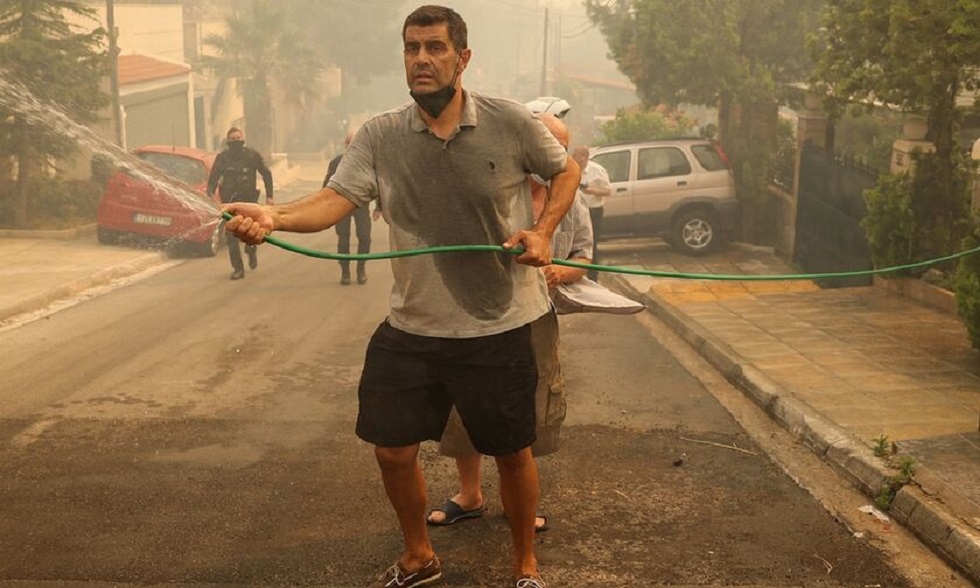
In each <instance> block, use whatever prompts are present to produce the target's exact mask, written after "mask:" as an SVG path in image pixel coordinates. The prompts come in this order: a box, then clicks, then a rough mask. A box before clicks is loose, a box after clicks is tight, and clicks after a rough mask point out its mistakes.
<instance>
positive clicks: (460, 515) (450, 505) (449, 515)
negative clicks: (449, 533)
mask: <svg viewBox="0 0 980 588" xmlns="http://www.w3.org/2000/svg"><path fill="white" fill-rule="evenodd" d="M486 510H487V509H486V506H480V507H479V508H474V509H473V510H463V507H461V506H460V505H458V504H456V503H455V502H453V500H452V498H449V499H447V500H446V502H443V503H442V506H440V507H439V508H433V509H432V510H430V511H429V514H428V515H426V517H425V522H426V523H428V524H430V525H433V526H436V527H445V526H448V525H452V524H454V523H457V522H459V521H462V520H466V519H476V518H479V517H482V516H483V513H484V512H486ZM434 512H441V513H444V514H445V515H446V518H444V519H442V520H441V521H433V520H432V513H434Z"/></svg>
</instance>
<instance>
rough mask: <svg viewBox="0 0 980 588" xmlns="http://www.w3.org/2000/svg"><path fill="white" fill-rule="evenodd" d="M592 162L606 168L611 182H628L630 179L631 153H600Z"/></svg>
mask: <svg viewBox="0 0 980 588" xmlns="http://www.w3.org/2000/svg"><path fill="white" fill-rule="evenodd" d="M592 161H594V162H596V163H598V164H599V165H601V166H602V167H604V168H606V173H608V174H609V181H610V182H628V181H629V179H630V152H629V151H628V150H627V151H611V152H608V153H600V154H598V155H596V156H595V157H593V158H592Z"/></svg>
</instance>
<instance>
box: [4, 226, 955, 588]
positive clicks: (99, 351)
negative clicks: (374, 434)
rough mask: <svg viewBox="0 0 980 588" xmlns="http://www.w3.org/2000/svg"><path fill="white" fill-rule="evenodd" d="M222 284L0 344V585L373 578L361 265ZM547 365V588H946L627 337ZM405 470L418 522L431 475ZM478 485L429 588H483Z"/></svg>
mask: <svg viewBox="0 0 980 588" xmlns="http://www.w3.org/2000/svg"><path fill="white" fill-rule="evenodd" d="M375 237H376V239H377V241H379V242H383V241H384V227H383V226H382V225H379V226H376V231H375ZM289 240H291V241H293V242H295V243H299V244H303V245H306V246H310V247H315V248H326V249H330V248H332V247H333V244H334V242H335V241H334V237H333V235H332V233H325V234H320V235H305V236H303V235H297V236H290V237H289ZM228 273H229V268H228V263H227V259H226V257H225V256H224V254H223V252H222V254H221V255H219V257H217V258H215V259H195V260H188V261H187V262H186V263H181V264H178V265H176V266H174V267H172V268H170V269H168V270H167V271H165V272H160V273H157V274H155V275H152V276H148V277H146V279H143V280H139V281H137V282H135V283H133V284H131V285H128V286H126V287H124V288H119V289H116V290H112V291H109V292H107V293H105V294H104V295H102V296H99V297H96V298H93V299H89V300H86V301H85V302H84V303H82V304H79V305H77V306H74V307H71V308H68V309H66V310H63V311H60V312H57V313H54V314H51V315H48V316H46V317H44V318H42V319H40V320H35V321H33V322H30V323H26V324H23V325H21V326H19V327H17V328H11V329H7V330H4V331H2V332H0V373H2V374H4V376H3V379H2V382H3V383H2V385H0V585H3V586H11V587H18V588H22V587H24V586H39V587H40V586H44V587H47V586H51V587H56V586H57V587H61V586H74V585H80V584H82V583H85V585H86V586H98V585H109V584H112V585H153V584H167V585H175V584H176V585H188V586H207V585H215V584H221V585H240V586H287V585H288V586H314V585H315V586H327V587H357V586H363V585H364V584H365V583H366V582H367V580H368V579H369V578H370V577H371V576H372V575H373V574H376V573H378V572H380V571H381V569H382V568H384V567H386V566H387V565H389V564H390V563H391V561H393V559H394V558H395V557H396V556H397V555H398V552H399V548H400V535H399V533H398V531H397V525H396V522H395V520H394V516H393V514H392V512H391V510H390V508H389V507H388V505H387V501H386V500H385V498H384V495H383V492H382V489H381V486H380V481H379V476H378V473H377V469H376V466H375V463H374V459H373V454H372V452H371V449H370V447H368V446H367V445H365V444H364V443H362V442H360V441H359V440H357V439H356V437H355V436H354V434H353V425H354V418H355V415H356V383H357V378H358V375H359V372H360V365H361V361H362V357H363V351H364V347H365V345H366V341H367V338H368V337H369V336H370V334H371V332H372V331H373V329H374V327H375V326H376V325H377V324H378V322H379V321H380V320H382V318H383V317H384V315H385V311H386V308H387V294H388V289H389V287H390V276H389V272H388V268H387V262H374V263H371V264H369V276H370V280H369V282H368V284H366V285H364V286H356V285H355V286H341V285H340V284H339V283H338V277H339V271H338V270H337V267H336V265H335V264H334V263H332V262H326V261H319V260H314V259H310V258H304V257H301V256H298V255H295V254H290V253H287V252H285V251H282V250H278V249H274V248H272V247H271V246H265V247H263V248H262V249H261V251H260V267H259V268H258V270H257V271H255V272H248V275H247V277H246V279H245V280H242V281H237V282H232V281H229V280H228V279H227V275H228ZM562 346H563V361H564V366H565V375H566V379H567V384H568V387H569V390H570V391H571V392H570V394H571V396H570V407H569V418H568V421H567V426H566V429H565V437H564V447H563V448H562V450H561V451H560V452H559V453H558V454H556V455H554V456H552V457H549V458H546V459H543V460H541V472H542V485H543V494H542V496H543V505H544V507H545V508H546V509H547V511H548V513H549V515H550V517H551V518H550V522H551V527H552V528H551V530H549V531H548V532H547V533H543V534H541V535H540V536H539V544H538V547H539V557H540V559H541V561H542V564H543V571H544V573H545V578H546V579H547V580H549V586H552V587H558V586H562V587H574V588H581V587H585V586H610V587H621V586H742V587H746V586H755V587H758V588H762V587H767V588H769V587H771V588H776V587H789V586H813V587H853V588H865V587H870V586H881V587H889V588H892V587H898V588H900V587H905V586H966V585H967V584H964V583H962V581H961V580H958V579H957V577H956V576H955V575H953V574H952V573H951V572H950V571H949V570H948V568H946V567H945V566H944V565H943V564H941V562H937V561H936V560H935V558H934V557H932V556H931V554H929V553H928V552H926V551H925V550H923V549H921V548H920V547H919V546H917V544H916V543H915V542H914V541H911V540H908V538H907V537H905V536H904V534H903V532H902V531H901V530H900V529H897V528H892V527H891V526H889V525H883V524H881V523H878V522H877V521H876V520H875V519H873V518H870V517H866V516H864V515H856V514H855V513H856V512H857V509H856V506H857V504H858V502H859V501H860V498H859V497H856V496H855V495H854V494H853V493H851V492H850V491H849V490H848V489H847V488H846V485H844V484H841V483H839V481H835V479H834V477H833V475H832V474H828V473H827V472H826V471H824V470H823V469H821V468H824V466H822V465H820V463H819V461H808V458H807V457H806V455H805V454H806V452H805V451H803V450H799V449H798V448H793V447H792V443H791V442H789V441H786V440H785V439H782V438H781V437H780V433H779V432H778V431H777V430H774V429H772V430H770V429H767V428H766V424H765V423H764V422H763V421H758V420H757V417H756V416H754V415H753V413H752V409H751V408H750V407H747V406H746V405H745V404H743V403H740V402H739V400H738V399H737V395H734V394H731V393H730V391H729V390H727V388H726V387H725V385H724V383H723V382H719V381H718V378H717V377H714V376H712V374H711V372H710V370H707V369H706V368H705V366H703V365H701V364H699V363H697V360H696V359H694V358H692V356H691V355H690V354H689V350H687V351H685V349H684V348H683V343H678V342H677V341H675V340H673V339H671V337H670V335H669V333H667V332H666V331H665V330H664V329H663V327H662V325H659V324H658V323H657V322H656V320H655V319H653V318H652V317H650V316H639V317H622V316H601V315H575V316H569V317H563V319H562ZM733 415H734V416H733ZM736 417H737V418H736ZM751 423H755V424H751ZM746 424H747V425H748V426H749V429H746V428H744V427H743V425H746ZM771 456H772V457H771ZM421 459H422V461H423V466H424V469H425V471H426V473H427V475H428V484H429V489H430V495H431V496H430V499H431V502H433V503H436V502H441V500H442V499H443V498H444V497H446V496H449V495H451V494H452V493H453V492H454V490H455V486H454V481H453V468H452V464H451V462H450V461H449V460H446V459H442V458H440V457H439V456H437V455H436V454H435V452H434V450H433V447H431V446H427V447H425V448H424V450H423V454H422V458H421ZM801 472H802V473H801ZM487 478H488V484H487V485H488V488H487V496H488V497H491V498H490V500H489V504H488V508H489V512H488V513H487V515H486V516H484V517H483V518H482V519H478V520H474V521H470V522H466V523H464V524H460V525H457V526H454V527H449V528H439V529H434V530H433V539H434V542H435V545H436V548H437V550H438V551H439V552H440V554H441V556H442V558H443V561H444V564H445V567H446V581H445V585H448V586H501V587H502V586H506V585H508V584H507V578H508V570H509V566H508V561H507V557H508V549H509V544H508V540H509V539H508V534H507V531H506V524H505V521H504V519H503V518H502V515H501V508H500V502H499V499H498V498H497V497H496V483H495V481H494V478H495V476H494V475H493V466H492V464H490V463H487ZM801 484H802V485H803V486H806V487H807V488H808V490H804V489H803V488H802V487H801ZM828 509H829V510H828ZM862 516H863V517H864V518H861V517H862Z"/></svg>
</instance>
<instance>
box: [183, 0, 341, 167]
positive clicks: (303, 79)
mask: <svg viewBox="0 0 980 588" xmlns="http://www.w3.org/2000/svg"><path fill="white" fill-rule="evenodd" d="M225 22H226V25H227V29H228V30H227V32H226V34H225V35H224V36H221V35H208V36H207V37H206V38H205V39H204V43H205V44H206V45H208V46H210V47H212V48H213V49H214V50H215V52H216V53H217V54H216V55H211V56H203V57H202V58H201V60H200V63H199V66H200V68H201V69H205V70H208V71H211V72H213V73H214V74H215V75H216V76H217V77H218V80H219V83H220V84H223V85H227V84H228V83H229V82H230V81H231V80H235V82H236V83H237V87H238V94H239V96H241V98H242V105H243V108H244V111H245V124H246V127H247V128H246V129H245V130H246V131H247V133H248V138H249V142H250V143H251V144H252V146H253V147H254V148H255V149H257V150H258V151H259V152H260V153H262V154H263V155H265V156H266V157H268V156H269V154H270V153H271V152H272V147H273V136H274V130H275V113H274V106H273V105H274V103H275V100H274V98H276V97H282V98H284V99H285V100H287V101H288V102H290V103H293V104H296V105H298V106H301V107H302V106H303V105H304V104H306V103H307V102H308V101H309V100H310V99H311V98H313V97H314V96H315V95H316V92H317V78H318V76H319V74H320V72H321V70H322V69H323V67H322V65H321V63H320V61H319V60H318V59H317V57H316V53H315V52H314V51H313V49H312V48H311V47H310V46H309V45H307V44H306V43H305V42H304V41H303V39H304V37H303V36H302V35H300V34H298V33H297V32H296V31H294V30H293V29H292V28H291V27H290V25H289V19H288V18H287V15H286V11H285V10H284V9H283V8H281V5H280V4H279V3H275V2H273V1H271V0H250V1H249V2H248V4H247V6H244V7H242V6H241V5H238V4H237V3H236V7H235V11H234V12H233V13H232V14H231V15H229V16H228V17H227V18H226V21H225Z"/></svg>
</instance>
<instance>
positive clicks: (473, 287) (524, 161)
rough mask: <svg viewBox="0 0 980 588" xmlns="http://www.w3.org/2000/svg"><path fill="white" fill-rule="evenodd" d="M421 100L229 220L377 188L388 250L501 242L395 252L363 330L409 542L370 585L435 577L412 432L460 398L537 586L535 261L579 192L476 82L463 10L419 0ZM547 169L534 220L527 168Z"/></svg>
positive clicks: (415, 18)
mask: <svg viewBox="0 0 980 588" xmlns="http://www.w3.org/2000/svg"><path fill="white" fill-rule="evenodd" d="M402 41H403V51H404V63H405V74H406V77H407V81H408V85H409V88H410V94H411V96H412V98H413V99H414V101H415V104H410V105H407V106H404V107H402V108H400V109H396V110H393V111H390V112H387V113H385V114H382V115H379V116H377V117H375V118H373V119H371V120H370V121H368V122H367V123H366V124H365V125H364V126H363V127H362V128H361V129H360V131H358V133H357V135H356V136H355V137H354V140H353V141H352V142H351V145H350V148H349V149H348V150H347V152H346V153H345V155H344V158H343V160H342V161H341V162H340V165H339V166H338V168H337V173H336V174H335V175H334V176H333V177H332V178H331V180H330V182H329V183H328V185H327V187H326V188H324V189H322V190H321V191H320V192H318V193H316V194H312V195H310V196H307V197H306V198H303V199H302V200H299V201H297V202H293V203H290V204H286V205H279V206H264V207H263V206H258V205H256V204H239V203H236V204H231V205H229V206H226V207H225V209H226V210H227V211H228V212H230V213H231V214H232V215H233V218H232V220H230V221H228V223H227V225H226V227H227V229H228V230H229V231H231V232H233V233H234V234H235V235H237V236H238V237H240V238H242V239H243V240H245V242H247V243H252V244H257V243H261V242H262V241H263V240H264V238H265V236H266V235H267V234H269V233H270V232H272V231H293V232H315V231H321V230H323V229H326V228H328V227H331V226H333V225H334V224H336V223H337V222H338V221H339V220H340V219H342V218H344V217H345V216H347V215H348V214H350V213H351V212H352V211H353V210H354V209H355V208H358V207H366V206H368V205H369V204H370V203H371V201H372V200H378V202H379V203H380V204H381V209H382V210H383V211H384V215H385V219H386V220H387V221H388V225H389V241H390V243H391V248H392V250H394V251H400V250H409V249H417V248H423V247H432V246H442V245H467V244H482V245H486V244H498V243H503V247H504V248H506V249H512V248H515V247H518V246H521V247H523V249H524V251H523V252H522V253H520V254H518V255H516V256H515V255H511V254H508V253H487V252H476V251H474V252H459V253H449V254H437V255H424V256H407V257H398V258H395V259H392V261H391V266H392V272H393V274H394V286H393V289H392V294H391V313H390V315H389V316H388V318H387V319H386V320H385V321H384V322H383V323H382V324H381V325H380V326H379V327H378V329H377V330H376V331H375V333H374V335H373V336H372V338H371V342H370V343H369V344H368V349H367V353H366V357H365V363H364V369H363V372H362V374H361V382H360V386H359V389H358V399H359V412H358V418H357V435H358V436H359V437H360V438H361V439H363V440H365V441H367V442H369V443H371V444H373V445H374V446H375V457H376V459H377V462H378V465H379V466H380V468H381V477H382V480H383V482H384V487H385V490H386V492H387V495H388V499H389V501H390V502H391V505H392V507H393V508H394V510H395V513H396V514H397V517H398V522H399V525H400V527H401V532H402V538H403V540H404V550H403V552H402V554H401V556H400V557H399V558H398V560H397V561H396V562H395V563H394V564H393V565H392V566H391V567H390V568H389V569H388V570H387V571H385V572H384V573H383V574H382V575H381V576H380V577H379V578H378V579H377V580H376V581H375V582H374V583H372V584H371V586H372V587H376V588H384V587H392V586H398V587H401V588H409V587H414V586H422V585H426V584H430V583H432V582H434V581H436V580H438V579H439V578H440V577H442V566H441V563H440V561H439V558H438V557H437V556H436V553H435V550H434V549H433V546H432V543H431V541H430V539H429V535H428V530H427V528H426V522H425V513H426V486H425V478H424V476H423V473H422V470H421V467H420V465H419V462H418V452H419V444H420V443H421V442H422V441H425V440H433V441H435V440H438V439H439V438H440V437H441V436H442V432H443V429H444V428H445V425H446V420H447V417H448V415H449V411H450V409H451V408H452V407H453V406H455V407H456V409H457V411H458V412H459V414H460V417H461V418H462V420H463V423H464V424H465V425H466V429H467V430H468V431H469V433H470V437H471V440H472V441H473V445H474V446H475V447H476V449H477V450H478V451H479V452H480V453H483V454H485V455H492V456H494V457H495V459H496V462H497V470H498V472H499V474H500V492H501V501H502V502H503V505H504V510H505V512H506V513H507V518H508V522H509V523H510V529H511V539H512V541H513V552H512V553H513V574H514V576H513V578H514V579H513V582H514V583H513V584H511V586H512V587H515V588H542V587H543V586H544V582H543V581H542V580H541V576H540V575H539V573H538V562H537V558H536V556H535V554H534V513H535V509H536V508H537V502H538V472H537V468H536V466H535V463H534V459H533V458H532V457H531V450H530V446H531V444H532V443H533V442H534V439H535V427H534V425H535V410H534V391H535V388H536V385H537V379H538V378H537V370H536V368H535V363H534V352H533V350H532V347H531V337H530V326H529V325H530V323H531V322H532V321H534V320H535V319H537V318H538V317H540V316H542V315H544V314H545V313H547V312H548V308H549V301H548V289H547V285H546V283H545V279H544V276H543V274H542V272H541V271H540V270H538V269H537V267H539V266H544V265H547V264H548V263H550V261H551V239H552V236H553V235H554V232H555V229H556V227H557V226H558V223H559V222H560V221H561V219H562V217H563V216H564V215H565V213H566V211H567V210H568V208H569V207H570V206H571V204H572V201H573V199H574V197H575V190H576V186H578V183H579V175H580V174H579V169H578V165H576V163H575V162H574V160H572V159H571V158H570V157H568V156H567V155H566V153H565V150H564V149H563V148H562V147H561V145H560V144H559V143H558V141H556V140H555V138H554V137H552V136H551V133H549V132H548V130H547V129H546V128H545V127H544V125H543V124H542V123H541V121H539V120H538V119H536V118H534V116H533V115H532V114H531V113H530V112H529V111H528V110H527V109H526V108H525V107H524V106H522V105H521V104H518V103H516V102H512V101H509V100H500V99H495V98H489V97H485V96H481V95H478V94H475V93H471V92H468V91H466V90H464V89H463V87H462V73H463V72H464V71H465V70H466V68H467V66H468V65H469V62H470V59H471V57H472V52H471V50H470V49H469V48H468V47H467V32H466V23H465V22H464V21H463V19H462V18H461V17H460V16H459V14H457V13H456V12H455V11H453V10H452V9H449V8H445V7H442V6H422V7H420V8H418V9H416V10H415V11H414V12H412V14H410V15H409V16H408V18H407V19H406V20H405V23H404V26H403V28H402ZM528 173H533V174H537V175H538V176H540V177H542V178H543V179H545V180H551V186H552V196H551V198H549V200H548V202H547V203H546V204H545V207H544V210H542V212H541V214H540V216H539V218H538V220H537V222H535V221H534V220H533V217H532V214H533V211H532V205H531V195H530V189H529V187H528V185H527V182H526V181H525V178H526V174H528Z"/></svg>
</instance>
